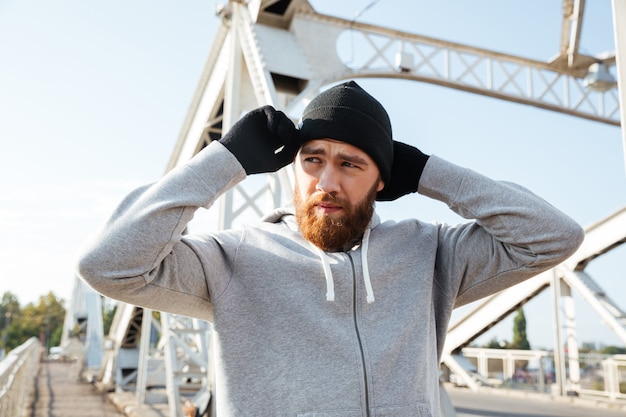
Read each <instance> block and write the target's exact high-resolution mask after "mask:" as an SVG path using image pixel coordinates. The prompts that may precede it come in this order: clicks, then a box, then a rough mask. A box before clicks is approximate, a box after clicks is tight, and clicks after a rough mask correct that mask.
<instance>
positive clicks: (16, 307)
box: [0, 292, 21, 351]
mask: <svg viewBox="0 0 626 417" xmlns="http://www.w3.org/2000/svg"><path fill="white" fill-rule="evenodd" d="M20 309H21V308H20V303H19V301H18V300H17V297H16V296H15V294H13V293H11V292H5V293H4V294H3V295H2V301H1V302H0V343H1V344H0V349H5V350H6V351H9V350H10V349H11V348H12V346H10V345H9V338H10V334H11V324H12V323H13V322H14V321H15V319H16V318H17V317H19V315H20Z"/></svg>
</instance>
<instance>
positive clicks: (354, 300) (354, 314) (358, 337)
mask: <svg viewBox="0 0 626 417" xmlns="http://www.w3.org/2000/svg"><path fill="white" fill-rule="evenodd" d="M346 255H348V259H350V265H351V266H352V318H353V320H354V331H355V333H356V340H357V341H358V342H359V352H360V354H361V365H362V366H363V382H364V383H365V384H364V386H365V415H366V417H370V400H369V390H368V388H367V387H368V384H367V368H366V367H365V352H363V342H362V341H361V333H360V332H359V320H358V319H357V308H356V305H357V296H356V285H357V283H356V281H357V279H356V278H357V277H356V270H355V268H354V261H353V260H352V256H351V255H350V254H349V253H348V252H346Z"/></svg>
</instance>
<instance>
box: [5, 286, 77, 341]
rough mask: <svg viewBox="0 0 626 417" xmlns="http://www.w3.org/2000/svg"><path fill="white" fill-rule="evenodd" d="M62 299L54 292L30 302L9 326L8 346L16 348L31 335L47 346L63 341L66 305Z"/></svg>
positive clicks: (14, 317)
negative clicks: (35, 301)
mask: <svg viewBox="0 0 626 417" xmlns="http://www.w3.org/2000/svg"><path fill="white" fill-rule="evenodd" d="M63 304H64V302H63V300H62V299H58V298H57V297H56V296H55V295H54V294H53V293H52V292H49V293H48V294H47V295H44V296H41V297H39V302H38V303H36V304H35V303H30V304H28V305H26V307H24V308H22V309H20V311H19V314H15V315H14V316H13V320H12V322H11V325H10V326H9V332H8V339H7V347H9V348H11V349H12V348H15V347H17V346H19V345H21V344H22V343H24V342H25V341H26V340H28V339H29V338H31V337H38V338H40V340H41V343H43V344H44V346H45V347H46V348H48V347H50V346H56V345H58V344H59V343H60V341H61V333H62V330H63V322H64V320H65V307H64V305H63Z"/></svg>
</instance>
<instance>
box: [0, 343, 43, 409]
mask: <svg viewBox="0 0 626 417" xmlns="http://www.w3.org/2000/svg"><path fill="white" fill-rule="evenodd" d="M39 345H40V343H39V339H37V338H36V337H32V338H30V339H28V340H27V341H26V342H24V343H23V344H21V345H20V346H18V347H16V348H15V349H13V350H12V351H11V352H10V353H9V354H8V355H7V357H6V358H4V359H3V360H2V361H1V362H0V415H1V416H15V417H26V416H27V415H28V413H29V412H30V410H29V404H30V394H31V391H32V389H33V387H34V380H35V375H36V373H37V368H38V366H39Z"/></svg>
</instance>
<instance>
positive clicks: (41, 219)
mask: <svg viewBox="0 0 626 417" xmlns="http://www.w3.org/2000/svg"><path fill="white" fill-rule="evenodd" d="M561 3H562V2H561V1H560V0H547V1H546V0H530V1H527V2H524V3H523V4H522V3H512V2H502V1H497V0H476V1H471V2H470V1H459V0H457V1H449V0H447V1H442V2H427V1H425V0H402V1H400V0H394V1H391V0H387V1H385V0H381V1H378V2H372V1H369V0H368V1H342V2H338V1H327V0H317V1H314V2H312V4H313V5H314V7H315V8H316V9H317V10H318V11H320V12H323V13H327V14H333V15H338V16H342V17H346V18H352V17H354V16H355V15H356V13H357V12H359V11H361V10H363V9H364V8H366V6H368V5H371V7H370V8H369V9H367V10H366V11H365V12H364V13H363V14H362V15H361V16H360V18H359V20H360V21H363V22H370V23H375V24H380V25H384V26H389V27H394V28H397V29H400V30H406V31H410V32H413V33H418V34H423V35H427V36H431V37H435V38H441V39H445V40H450V41H455V42H460V43H464V44H468V45H472V46H478V47H483V48H488V49H493V50H497V51H501V52H505V53H510V54H515V55H520V56H524V57H528V58H534V59H538V60H549V59H550V58H551V57H553V56H555V55H556V54H557V53H558V51H559V42H560V30H561V7H562V5H561ZM217 4H218V2H215V1H200V0H184V1H179V2H173V1H164V0H154V1H147V0H134V1H132V2H128V1H121V0H113V1H106V2H80V1H76V0H74V1H71V0H59V1H56V2H49V1H43V0H32V1H28V2H25V1H19V0H0V191H1V192H0V237H1V239H0V257H1V259H0V294H2V293H4V292H5V291H11V292H13V293H14V294H16V295H17V296H18V298H19V300H20V302H21V303H22V304H25V303H27V302H31V301H36V300H37V299H38V298H39V296H41V295H44V294H46V293H47V292H49V291H53V292H54V293H55V294H56V295H57V296H60V297H62V298H64V299H66V300H69V298H70V296H71V290H72V287H73V282H74V256H75V253H76V250H77V248H78V246H79V245H80V243H81V242H82V241H84V240H85V239H86V238H87V236H88V235H89V234H90V233H92V232H94V231H95V230H96V228H98V227H99V226H100V225H101V224H102V223H103V222H104V221H105V220H106V217H107V215H108V214H109V213H110V212H111V210H112V209H113V208H114V207H115V204H116V203H117V202H118V201H119V200H120V199H121V198H122V197H123V195H125V194H126V193H127V192H128V191H130V190H131V189H132V188H133V187H135V186H137V185H140V184H143V183H147V182H152V181H155V180H157V179H158V178H159V177H160V176H161V175H162V174H163V172H164V171H165V167H166V164H167V161H168V159H169V157H170V155H171V153H172V150H173V147H174V144H175V141H176V139H177V136H178V133H179V131H180V128H181V125H182V121H183V118H184V116H185V114H186V112H187V108H188V106H189V103H190V102H191V97H192V95H193V93H194V90H195V87H196V83H197V81H198V78H199V76H200V73H201V71H202V69H203V66H204V62H205V59H206V56H207V53H208V51H209V49H210V47H211V45H212V42H213V38H214V33H215V30H216V28H217V26H218V25H219V19H218V18H217V17H216V16H215V12H214V10H215V6H216V5H217ZM581 44H582V46H581V50H582V51H583V52H585V53H588V54H591V55H595V54H600V53H602V52H605V51H611V50H613V49H614V43H613V34H612V21H611V2H610V0H597V1H594V2H587V18H586V20H585V22H584V23H583V36H582V40H581ZM359 83H360V84H361V85H362V86H363V87H365V88H366V89H367V90H368V91H370V93H372V94H373V95H374V96H376V97H378V98H379V99H380V101H381V102H383V104H384V105H385V106H386V107H387V109H388V111H389V113H390V116H391V118H392V123H393V125H394V135H395V138H396V139H398V140H402V141H405V142H408V143H411V144H413V145H414V146H418V147H420V148H421V149H422V150H423V151H424V152H426V153H433V154H437V155H439V156H442V157H444V158H446V159H448V160H450V161H452V162H455V163H458V164H460V165H464V166H468V167H471V168H473V169H476V170H478V171H480V172H483V173H485V174H487V175H490V176H492V177H495V178H498V179H505V180H511V181H515V182H518V183H520V184H522V185H524V186H527V187H528V188H530V189H531V190H533V191H535V192H536V193H537V194H539V195H541V196H543V197H544V198H546V199H547V200H548V201H550V202H551V203H553V204H554V205H556V206H557V207H559V208H561V209H562V210H564V211H565V212H566V213H568V214H569V215H571V216H572V217H574V218H575V219H576V220H577V221H579V222H580V223H581V224H582V225H583V226H587V225H590V224H591V223H593V222H595V221H597V220H600V219H601V218H603V217H606V216H607V215H609V214H611V213H613V212H615V211H616V210H618V209H620V208H621V207H623V206H624V205H625V204H626V193H625V192H624V191H625V183H626V175H625V169H624V157H623V149H622V142H621V133H620V130H619V128H617V127H614V126H608V125H604V124H601V123H598V122H590V121H586V120H582V119H578V118H575V117H572V116H567V115H563V114H559V113H555V112H550V111H546V110H540V109H536V108H533V107H529V106H524V105H520V104H514V103H508V102H503V101H500V100H496V99H491V98H485V97H482V96H478V95H474V94H469V93H464V92H460V91H455V90H450V89H446V88H443V87H437V86H432V85H428V84H423V83H417V82H408V81H400V80H362V81H359ZM379 212H380V214H381V216H382V217H383V218H402V217H407V216H413V217H420V218H422V219H424V220H428V221H430V220H440V221H446V222H456V221H458V218H457V217H456V216H454V215H451V214H450V213H449V211H448V209H447V208H446V207H444V206H442V205H440V204H439V203H432V202H430V201H427V200H426V199H425V198H424V197H420V196H411V197H406V198H403V199H401V200H399V201H396V202H393V203H383V204H380V205H379ZM620 258H621V259H624V250H623V249H621V248H620V249H618V250H615V251H614V252H613V253H611V254H609V255H607V256H605V257H602V258H601V259H600V260H598V261H594V262H593V263H592V264H591V265H590V266H589V267H588V269H587V271H588V272H589V273H590V274H591V275H592V277H593V278H594V279H595V280H596V281H597V282H598V283H599V284H600V286H601V287H603V288H604V289H605V290H606V291H607V293H608V294H609V296H610V297H611V298H612V299H613V300H615V301H617V303H618V304H619V305H620V306H626V295H625V294H626V284H624V282H623V281H624V277H623V272H620V269H622V270H623V261H622V262H619V261H620V260H621V259H620ZM549 300H550V294H549V291H548V292H546V293H545V294H542V295H541V296H539V297H538V298H537V299H535V300H533V301H531V302H529V303H528V304H527V307H526V309H525V311H526V316H527V321H528V325H529V331H528V332H529V337H530V341H531V344H533V347H541V346H548V345H550V344H551V343H552V337H553V336H552V335H553V333H554V330H553V329H552V328H551V326H550V323H551V320H552V311H551V309H550V307H549ZM577 308H578V310H577V314H578V321H579V329H578V333H579V340H580V341H599V342H605V343H609V344H622V343H621V342H620V341H619V340H618V339H617V338H616V337H614V336H612V335H611V333H610V332H608V330H607V328H606V326H604V325H603V324H602V323H601V322H600V320H599V319H597V316H596V315H595V313H594V312H593V311H591V310H590V309H589V308H588V307H586V306H585V305H584V304H583V303H580V302H577ZM511 333H512V330H511V325H510V320H509V321H508V322H507V321H505V322H504V323H503V324H502V325H499V326H496V328H494V330H493V331H492V332H490V333H488V334H487V335H485V336H484V337H483V339H489V338H491V337H492V336H494V335H496V336H497V337H498V338H508V339H509V340H510V338H511Z"/></svg>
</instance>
